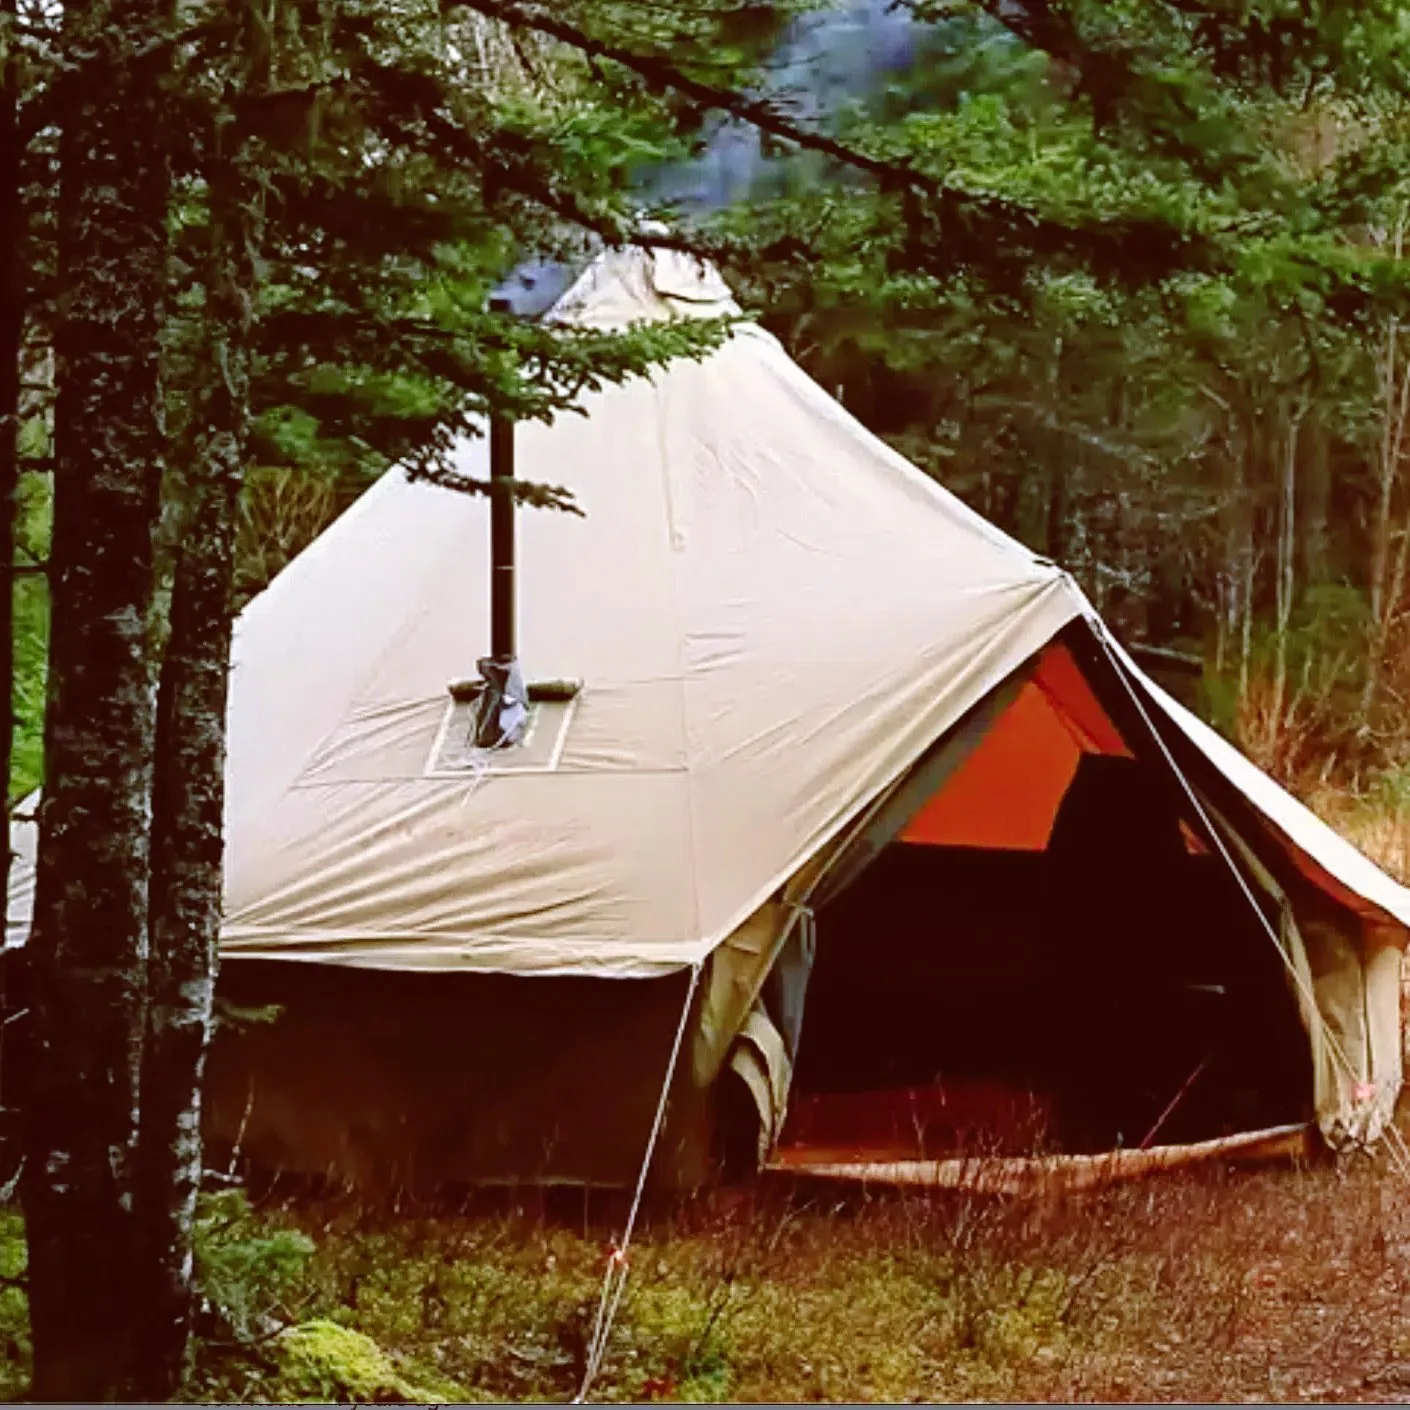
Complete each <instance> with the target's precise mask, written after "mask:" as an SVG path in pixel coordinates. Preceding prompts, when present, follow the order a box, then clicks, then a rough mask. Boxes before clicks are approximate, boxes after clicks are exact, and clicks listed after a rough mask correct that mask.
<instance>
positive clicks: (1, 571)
mask: <svg viewBox="0 0 1410 1410" xmlns="http://www.w3.org/2000/svg"><path fill="white" fill-rule="evenodd" d="M18 13H19V5H18V0H0V787H3V789H4V795H3V797H4V804H5V807H4V810H3V812H2V813H0V916H4V915H6V914H7V912H8V910H9V895H10V808H9V804H10V771H11V769H10V765H11V755H12V753H13V750H14V739H15V514H16V509H17V503H18V501H17V496H18V492H19V481H20V464H19V453H20V442H19V432H20V393H21V386H20V364H21V360H22V358H23V354H24V318H25V293H26V287H25V286H26V279H25V270H26V267H27V266H26V262H25V256H26V254H27V251H26V249H25V245H26V240H25V209H26V207H25V201H24V191H23V189H22V187H23V176H22V172H21V153H22V149H23V142H22V140H21V137H20V123H19V116H20V113H19V101H20V67H19V63H18V61H17V51H16V47H15V36H14V25H15V21H16V19H17V18H18ZM0 963H3V966H4V967H3V969H0V1023H7V1021H8V1019H9V1018H10V1016H11V1014H12V1013H15V1012H17V1011H18V1009H19V1007H20V1005H17V1004H16V1003H15V986H14V985H12V984H11V983H10V978H11V973H12V970H13V966H11V965H10V964H8V962H3V961H0ZM6 1037H7V1034H6V1032H5V1029H4V1028H3V1027H0V1073H3V1072H4V1063H3V1048H4V1045H5V1039H6ZM9 1095H10V1094H9V1092H8V1090H6V1088H5V1087H4V1086H3V1085H0V1101H3V1100H6V1099H8V1097H9ZM0 1110H3V1111H4V1117H5V1124H4V1127H3V1129H0V1148H4V1153H5V1155H6V1156H8V1155H9V1153H10V1152H9V1149H8V1147H9V1143H10V1140H11V1138H12V1136H13V1129H12V1126H11V1119H10V1118H11V1112H10V1111H9V1110H8V1109H7V1108H0Z"/></svg>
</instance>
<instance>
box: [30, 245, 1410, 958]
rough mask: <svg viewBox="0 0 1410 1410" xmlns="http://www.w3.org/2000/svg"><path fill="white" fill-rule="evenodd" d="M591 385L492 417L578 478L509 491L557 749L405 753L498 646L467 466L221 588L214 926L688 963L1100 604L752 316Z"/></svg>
mask: <svg viewBox="0 0 1410 1410" xmlns="http://www.w3.org/2000/svg"><path fill="white" fill-rule="evenodd" d="M736 312H737V309H736V308H735V306H734V304H733V303H732V302H731V300H730V298H729V295H728V290H727V289H726V288H725V286H724V285H723V283H722V282H721V281H720V279H719V277H718V275H716V274H715V273H713V272H712V271H710V270H708V269H702V268H701V267H700V266H698V265H696V264H695V263H694V262H692V261H690V260H688V259H686V258H684V257H682V256H674V255H664V254H660V253H658V254H655V255H651V254H647V253H645V252H642V251H632V252H625V253H616V254H610V255H607V256H604V257H603V258H602V259H600V260H599V261H598V262H597V263H596V264H595V265H594V266H593V267H592V268H591V269H590V270H589V271H588V273H587V274H585V275H584V276H583V278H582V279H581V280H579V282H578V284H577V285H575V286H574V288H573V289H572V290H570V291H569V293H568V295H567V296H565V299H564V301H563V303H562V304H561V305H560V308H559V316H560V317H561V318H564V319H568V320H574V321H577V322H581V323H583V324H589V325H593V326H601V327H619V326H623V325H625V324H627V323H630V322H632V321H635V320H638V319H646V318H663V317H671V316H681V315H686V316H720V315H727V314H732V313H736ZM583 412H584V413H585V414H582V415H578V414H565V415H563V416H561V417H560V418H558V420H557V421H556V422H555V423H554V424H553V425H551V426H546V425H538V424H533V425H523V426H521V427H520V428H519V429H518V432H517V461H518V473H519V474H520V476H521V477H523V478H524V479H527V480H533V481H540V482H547V483H551V484H555V485H561V486H564V487H566V488H568V489H570V490H571V491H572V492H573V494H574V495H575V497H576V500H577V503H578V504H579V506H580V507H581V509H582V511H583V514H582V516H575V515H568V514H562V513H552V512H547V511H541V510H533V509H521V510H520V511H519V514H518V562H519V572H518V633H519V651H520V657H521V660H522V663H523V667H524V671H525V675H526V678H527V679H528V680H529V681H530V682H532V681H535V680H544V679H555V680H556V679H574V680H579V681H581V682H582V683H583V689H582V692H581V695H580V697H579V698H578V700H577V701H576V703H575V705H574V707H573V709H572V712H571V718H570V719H569V722H568V724H567V727H566V730H565V731H564V733H563V735H562V737H561V740H559V741H558V744H557V746H556V747H555V749H554V750H553V751H551V758H550V760H549V763H548V765H547V766H544V767H540V768H538V769H537V770H535V771H523V772H512V771H509V772H506V771H501V769H500V768H499V767H497V766H496V767H491V768H490V769H489V770H488V771H485V770H482V769H471V770H467V771H465V772H463V773H462V774H460V775H458V776H456V775H451V776H446V774H445V773H444V772H441V773H439V774H437V773H436V771H434V770H433V769H432V768H431V767H430V764H431V761H432V758H433V756H434V754H435V752H436V746H437V741H438V738H439V736H440V733H441V730H442V726H443V724H444V721H445V718H446V711H447V709H448V706H449V703H450V702H449V696H448V694H447V685H448V683H449V682H450V681H451V680H453V679H457V678H462V679H463V678H465V677H469V676H473V674H474V671H475V662H476V659H477V658H478V657H479V656H481V655H484V654H485V653H486V651H487V649H488V646H489V641H488V636H489V586H488V585H489V546H490V531H489V511H488V505H487V503H486V501H485V500H483V499H480V498H472V497H468V496H463V495H458V494H456V493H454V492H451V491H448V490H444V489H437V488H432V487H428V486H425V485H420V484H414V483H411V482H409V481H408V480H407V478H406V477H405V476H404V475H403V474H402V473H401V472H400V471H393V472H391V473H389V474H388V475H386V476H384V477H383V478H382V479H381V480H380V481H379V482H378V483H377V484H376V485H375V486H374V487H373V488H371V489H370V490H369V491H368V492H367V493H366V494H365V495H364V496H363V497H362V499H361V500H360V501H359V502H358V503H357V504H356V505H354V506H353V508H352V509H351V510H349V511H348V512H347V513H346V514H345V515H344V516H343V517H342V518H341V519H340V520H339V521H338V522H337V523H336V524H335V525H334V526H333V527H332V528H331V529H330V530H329V531H328V532H327V533H325V534H324V535H323V536H322V537H321V538H319V539H318V540H317V541H316V542H315V543H314V544H313V545H312V546H311V547H310V548H309V549H308V550H306V551H305V552H304V553H303V554H301V555H300V556H299V557H298V558H297V559H296V560H295V561H294V562H293V563H292V564H291V565H290V566H289V567H288V568H287V569H286V570H285V571H284V572H283V573H282V574H280V576H279V577H278V578H277V579H276V580H275V581H274V583H273V584H272V585H271V586H270V587H269V588H268V589H267V590H266V591H265V592H264V593H262V594H261V595H260V596H259V597H258V598H256V599H255V600H254V601H253V602H252V603H251V604H250V606H249V607H248V608H247V609H246V611H245V612H244V613H243V614H242V616H241V618H240V620H239V622H238V624H237V630H236V636H235V646H234V656H233V664H234V669H233V675H232V680H231V696H230V708H229V727H230V742H229V766H228V806H227V845H228V856H227V869H226V874H227V895H226V922H225V927H224V930H223V936H222V940H223V950H224V952H225V953H226V954H227V955H228V956H232V957H235V956H250V957H263V958H276V959H291V960H297V959H307V960H318V961H323V962H328V963H338V964H351V965H364V966H377V967H384V968H389V969H442V970H462V969H463V970H494V971H503V972H512V973H517V974H537V975H550V974H584V975H599V976H614V977H637V976H650V975H655V974H660V973H664V972H668V971H671V970H674V969H678V968H681V967H683V966H688V965H690V964H693V963H695V962H698V961H700V960H702V959H703V958H704V957H705V956H707V955H708V954H709V953H710V952H711V951H712V950H713V949H714V948H715V947H716V946H717V945H718V944H719V943H720V942H721V941H722V940H724V939H725V938H726V937H727V936H729V935H730V934H731V933H732V932H733V931H735V929H736V928H737V927H738V926H740V925H741V923H743V922H744V921H745V920H746V919H747V918H748V917H749V916H750V915H751V914H753V913H754V912H756V910H757V909H758V908H759V907H760V906H761V905H762V904H763V903H764V902H766V901H767V900H768V898H770V897H771V896H772V895H773V894H774V893H775V892H777V890H778V889H779V887H780V886H781V885H782V884H783V883H784V882H785V881H787V879H788V878H789V877H790V876H792V875H793V874H794V873H795V872H797V870H798V868H799V867H800V866H802V865H803V864H804V863H805V862H807V861H808V860H809V859H810V858H812V857H814V856H815V855H816V854H817V853H818V851H819V850H820V848H822V847H823V846H824V844H826V843H827V842H828V841H829V840H830V839H832V838H833V837H835V836H836V835H837V834H838V832H839V831H840V830H841V829H842V828H843V827H845V826H846V825H847V823H848V822H849V820H850V819H852V818H853V817H855V816H856V815H857V814H858V813H859V812H860V811H861V810H862V809H863V808H864V807H865V806H866V805H867V804H868V802H870V801H871V800H872V799H874V798H875V797H876V796H877V795H878V794H879V793H880V792H881V791H882V790H883V789H884V788H886V787H887V786H888V785H889V784H890V783H891V782H893V781H894V780H895V779H896V778H897V777H899V776H900V775H901V773H902V772H903V771H904V770H905V769H906V768H907V767H908V766H909V765H910V764H911V763H913V762H914V761H915V759H916V758H917V757H918V756H919V755H920V753H921V752H922V751H923V750H924V749H925V748H926V746H927V745H929V744H930V743H931V742H932V741H933V740H934V739H935V738H936V737H937V736H938V735H939V734H941V733H942V732H943V731H944V730H945V729H947V728H948V727H949V726H950V725H951V724H953V723H954V722H955V721H956V720H957V719H958V718H959V717H960V715H961V714H963V712H964V711H966V710H967V709H969V708H970V707H971V706H972V705H974V704H975V703H976V702H977V701H979V700H980V699H981V698H982V697H983V696H984V695H985V694H986V693H987V692H989V691H990V690H991V689H992V688H993V687H994V686H995V685H996V684H997V683H998V682H999V681H1000V680H1002V679H1003V677H1004V676H1005V675H1007V674H1008V673H1009V672H1010V671H1011V670H1013V669H1014V668H1015V667H1016V666H1017V665H1019V664H1020V663H1021V662H1022V661H1024V660H1025V659H1026V658H1027V657H1029V656H1031V655H1032V654H1033V653H1034V652H1035V651H1037V650H1038V649H1039V648H1040V647H1041V646H1042V645H1043V644H1044V643H1045V642H1047V641H1048V640H1049V639H1051V638H1052V636H1053V635H1054V634H1055V633H1056V632H1058V631H1059V630H1060V629H1061V628H1062V627H1063V626H1064V625H1065V624H1066V623H1067V622H1069V621H1070V620H1072V619H1073V618H1074V617H1075V616H1077V615H1079V614H1081V613H1084V612H1090V608H1089V607H1088V606H1087V604H1086V602H1085V600H1084V599H1083V597H1082V595H1081V593H1080V592H1079V591H1078V589H1077V588H1076V587H1075V585H1074V584H1073V583H1072V581H1071V580H1070V578H1068V577H1067V575H1065V574H1064V573H1063V572H1061V571H1060V570H1059V569H1058V568H1056V567H1055V566H1054V565H1052V564H1050V563H1048V562H1047V561H1046V560H1043V559H1041V558H1039V557H1037V556H1035V555H1034V554H1033V553H1031V552H1030V551H1028V550H1027V549H1025V548H1024V547H1023V546H1022V545H1020V544H1019V543H1017V542H1016V541H1014V540H1012V539H1010V538H1009V537H1007V536H1006V535H1004V534H1002V533H1000V532H999V531H998V530H997V529H995V528H994V527H993V526H992V525H990V524H989V523H987V522H986V521H985V520H984V519H983V518H981V517H980V516H979V515H977V514H975V513H974V512H973V511H972V510H970V509H968V508H967V507H966V506H965V505H964V504H962V503H961V502H960V501H959V500H958V499H957V498H955V497H954V496H953V495H951V494H950V493H948V492H947V491H946V490H944V489H942V488H941V487H940V486H938V485H937V484H935V483H934V482H933V481H932V480H931V479H930V478H929V477H927V476H926V475H924V474H923V473H922V472H921V471H919V470H917V469H916V468H915V467H913V466H912V465H910V464H909V463H908V462H906V461H905V460H904V459H903V458H902V457H901V456H899V455H898V454H896V453H895V452H894V451H892V450H891V449H890V448H889V447H887V446H886V445H885V444H884V443H883V442H881V441H880V440H879V439H878V438H876V437H875V436H873V435H871V434H870V433H869V432H868V431H867V430H866V429H865V428H863V427H862V426H861V424H860V423H859V422H857V421H856V420H855V419H854V418H853V417H852V416H850V415H849V414H848V413H847V412H846V411H845V410H844V409H843V408H842V407H841V406H839V405H838V404H837V403H836V402H835V401H834V400H833V399H832V398H830V397H829V396H828V395H827V394H826V393H825V392H823V391H822V390H821V388H819V387H818V386H817V385H816V384H815V383H814V382H812V381H811V380H810V379H809V378H808V377H807V376H806V375H805V374H804V373H803V372H802V371H801V370H800V369H799V368H798V367H797V366H796V365H795V364H794V363H793V362H792V360H791V359H790V358H789V357H788V356H787V354H786V353H785V351H784V349H783V348H782V347H781V345H780V344H779V343H778V342H777V340H776V339H774V338H773V337H771V336H770V335H769V334H767V333H765V332H763V331H762V330H760V329H758V328H755V327H752V326H745V327H743V328H741V329H739V330H738V331H737V332H736V333H735V334H734V335H733V336H731V338H730V339H729V340H728V341H727V343H726V344H725V345H724V346H723V347H722V348H721V349H720V350H719V351H717V352H716V353H714V354H712V355H711V356H709V357H708V358H706V359H705V360H704V361H702V362H700V363H689V362H683V363H677V364H673V365H672V366H671V367H669V368H668V369H666V370H664V371H663V372H661V373H659V374H658V375H656V376H655V377H653V378H651V379H649V380H637V381H634V382H632V383H629V384H626V385H624V386H621V387H615V388H612V389H609V390H606V391H603V392H601V393H600V394H595V395H591V396H589V397H587V398H586V399H585V402H584V405H583ZM487 456H488V452H487V447H486V443H485V441H484V439H483V438H481V439H477V440H471V441H467V442H466V443H465V444H464V445H463V446H462V447H461V448H460V451H459V467H460V468H461V469H462V470H464V471H465V472H466V473H467V474H471V475H475V476H477V477H484V476H485V475H486V473H487ZM1160 704H1161V708H1163V709H1166V710H1167V711H1172V717H1173V718H1175V719H1176V721H1177V723H1179V724H1180V725H1181V728H1183V729H1185V730H1186V732H1187V733H1190V734H1191V738H1192V739H1193V740H1194V742H1195V744H1196V745H1197V746H1198V747H1199V748H1201V749H1202V750H1203V751H1204V752H1205V753H1206V755H1208V757H1209V758H1210V759H1211V761H1212V762H1213V763H1214V764H1215V765H1216V766H1217V767H1219V768H1220V769H1221V770H1222V771H1223V772H1224V773H1225V774H1226V775H1227V776H1228V777H1229V778H1230V779H1231V780H1232V781H1233V782H1234V783H1235V784H1236V786H1238V787H1239V788H1240V789H1241V790H1242V791H1243V792H1244V793H1245V794H1246V795H1247V796H1248V797H1249V798H1250V800H1251V801H1252V802H1253V803H1254V804H1255V805H1256V806H1257V807H1259V808H1260V810H1261V811H1262V812H1263V813H1264V814H1265V815H1266V816H1268V817H1269V818H1270V820H1271V821H1272V822H1273V823H1274V824H1275V826H1277V827H1279V828H1281V829H1282V830H1284V831H1285V832H1286V833H1287V834H1288V835H1289V836H1290V837H1292V838H1293V839H1294V840H1295V841H1296V842H1297V843H1298V845H1299V846H1302V847H1304V848H1305V850H1306V851H1307V852H1308V853H1309V854H1310V855H1312V856H1313V857H1315V858H1316V859H1317V860H1318V861H1319V862H1321V863H1322V864H1323V865H1324V866H1326V867H1327V869H1328V870H1329V871H1330V872H1331V873H1332V874H1334V875H1335V876H1336V877H1338V878H1339V879H1340V880H1342V881H1343V882H1344V883H1345V884H1346V885H1347V886H1349V887H1351V888H1352V889H1353V890H1355V891H1357V892H1358V894H1360V895H1363V896H1365V897H1366V898H1367V899H1368V900H1370V901H1373V902H1374V904H1376V905H1377V906H1380V907H1382V908H1384V910H1386V911H1387V912H1388V913H1389V914H1390V915H1392V916H1394V917H1395V918H1396V919H1397V920H1398V921H1400V922H1403V923H1410V894H1407V893H1406V892H1405V891H1404V889H1403V888H1401V887H1399V886H1397V885H1395V883H1393V882H1391V881H1390V880H1389V879H1388V878H1386V877H1385V876H1383V875H1382V874H1381V873H1380V872H1379V871H1377V870H1376V869H1375V868H1374V867H1373V866H1371V864H1370V863H1369V862H1367V861H1365V859H1364V858H1361V857H1360V856H1358V855H1357V854H1355V853H1354V852H1352V851H1351V849H1349V848H1348V847H1347V846H1346V844H1345V843H1343V842H1341V841H1340V839H1338V838H1336V837H1335V835H1334V834H1332V833H1331V832H1330V830H1329V829H1325V828H1322V826H1321V824H1317V823H1316V822H1315V819H1311V815H1310V814H1306V813H1305V810H1302V809H1300V808H1299V806H1298V805H1297V804H1295V803H1293V802H1292V800H1291V799H1289V798H1288V797H1287V795H1285V794H1284V793H1282V791H1281V790H1280V789H1278V788H1277V787H1276V785H1274V784H1272V783H1271V781H1270V780H1268V779H1266V778H1265V777H1264V776H1263V775H1262V774H1260V773H1258V771H1257V770H1255V769H1253V767H1252V766H1251V765H1249V764H1248V763H1247V761H1244V760H1242V758H1241V756H1238V755H1237V753H1236V751H1232V750H1231V749H1230V748H1229V746H1227V745H1224V744H1223V743H1222V741H1219V740H1218V739H1217V737H1216V736H1213V734H1212V732H1207V731H1204V730H1203V727H1200V729H1199V730H1197V731H1192V729H1191V727H1190V725H1188V724H1187V723H1186V722H1185V720H1184V719H1183V718H1182V717H1181V715H1180V714H1178V713H1173V711H1175V710H1178V707H1172V706H1171V704H1170V703H1168V702H1166V701H1165V700H1163V699H1161V701H1160ZM1196 723H1197V722H1196ZM1206 735H1207V736H1208V737H1206ZM1314 824H1315V826H1314ZM19 831H20V834H27V833H28V832H29V831H31V830H30V829H21V830H19ZM16 843H17V844H18V847H19V850H20V851H21V853H22V854H23V855H22V857H21V859H20V860H19V862H18V863H17V865H16V868H15V871H14V878H13V881H14V885H13V889H12V898H11V911H10V935H11V937H12V943H13V942H14V941H15V940H17V939H20V938H22V937H23V934H24V932H25V930H26V928H27V924H28V911H29V906H30V902H31V888H32V876H33V872H32V857H30V855H29V854H30V853H31V851H32V837H30V836H28V835H17V836H16Z"/></svg>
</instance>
